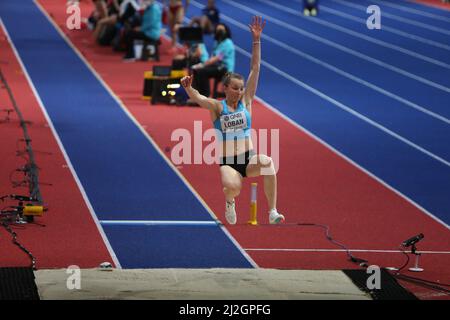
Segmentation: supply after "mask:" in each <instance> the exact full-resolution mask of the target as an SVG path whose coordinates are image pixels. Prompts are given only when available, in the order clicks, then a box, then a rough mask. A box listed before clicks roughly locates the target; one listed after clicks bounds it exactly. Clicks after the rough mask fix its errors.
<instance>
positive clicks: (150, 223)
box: [100, 220, 219, 227]
mask: <svg viewBox="0 0 450 320" xmlns="http://www.w3.org/2000/svg"><path fill="white" fill-rule="evenodd" d="M100 223H101V224H102V225H105V226H106V225H108V226H205V227H217V226H218V225H219V223H218V222H216V221H168V220H166V221H161V220H101V221H100Z"/></svg>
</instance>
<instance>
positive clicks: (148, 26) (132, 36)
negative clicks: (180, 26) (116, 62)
mask: <svg viewBox="0 0 450 320" xmlns="http://www.w3.org/2000/svg"><path fill="white" fill-rule="evenodd" d="M142 10H143V16H142V24H141V25H140V26H137V27H134V28H133V29H132V30H129V31H127V32H126V33H125V34H124V42H125V46H126V51H127V53H126V55H125V57H124V60H127V61H132V60H135V56H134V40H146V41H149V42H153V43H156V42H158V41H159V38H160V36H161V27H162V21H161V19H162V11H161V7H160V5H159V4H158V3H155V1H154V0H145V1H144V2H143V7H142Z"/></svg>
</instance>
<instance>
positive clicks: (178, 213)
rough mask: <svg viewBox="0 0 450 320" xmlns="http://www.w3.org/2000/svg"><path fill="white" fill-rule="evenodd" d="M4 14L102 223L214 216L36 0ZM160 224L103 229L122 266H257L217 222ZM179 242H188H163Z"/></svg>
mask: <svg viewBox="0 0 450 320" xmlns="http://www.w3.org/2000/svg"><path fill="white" fill-rule="evenodd" d="M0 15H1V19H2V21H3V24H4V25H5V27H6V29H7V31H8V32H9V35H10V37H11V41H12V43H13V44H14V45H15V47H16V49H17V51H18V54H19V56H20V58H21V60H22V61H23V64H24V66H25V68H26V70H27V71H28V74H29V76H30V78H31V81H32V82H33V84H34V86H35V87H36V90H37V93H38V94H39V96H40V98H41V100H42V102H43V105H44V107H45V109H46V111H47V112H48V115H49V117H50V119H51V121H52V123H53V125H54V127H55V129H56V132H57V134H58V136H59V138H60V140H61V142H62V144H63V146H64V148H65V150H66V152H67V155H68V157H69V159H70V161H71V163H72V165H73V167H74V169H75V171H76V173H77V175H78V177H79V180H80V181H81V184H82V186H83V188H84V190H85V191H86V194H87V197H88V199H89V201H90V203H91V205H92V207H93V209H94V211H95V213H96V215H97V217H98V219H99V220H141V219H143V220H173V221H176V220H192V221H213V217H212V216H211V215H210V214H209V212H208V211H207V209H206V208H205V207H204V206H203V205H202V204H201V203H200V201H199V199H197V198H196V196H195V195H194V194H193V193H192V192H191V191H190V190H189V189H188V187H187V186H186V185H185V184H184V183H183V181H182V180H181V179H180V178H179V177H178V176H177V175H176V174H175V172H174V170H172V169H171V168H170V167H169V165H168V164H167V162H166V161H164V160H163V158H162V157H161V156H160V154H159V153H158V152H157V150H156V149H155V148H154V147H153V146H152V144H151V143H150V141H149V140H148V139H147V138H146V137H145V135H144V134H143V133H142V132H141V131H140V130H139V128H138V127H137V126H136V125H135V124H134V123H133V122H132V120H131V119H130V118H129V117H128V116H127V114H126V113H125V112H124V110H123V109H122V108H121V107H120V105H119V104H118V102H117V101H116V100H115V99H114V98H113V97H112V96H111V95H110V94H109V92H108V91H107V90H106V89H105V87H103V85H102V84H101V83H100V82H99V81H98V79H97V78H96V77H95V76H94V75H93V73H92V72H91V71H90V70H89V69H88V68H87V67H86V65H85V64H84V62H83V61H82V60H81V59H80V58H79V57H78V56H77V55H76V53H75V52H74V50H73V49H72V48H70V47H69V46H68V44H67V43H66V42H65V41H64V39H63V38H62V37H61V36H60V34H59V33H58V32H57V31H56V30H55V28H54V27H53V25H52V24H51V23H50V22H49V21H48V20H47V19H46V17H45V16H44V15H43V14H42V12H41V11H40V10H39V9H38V7H37V6H36V5H35V4H34V3H33V2H32V1H20V2H19V1H8V2H5V1H2V2H0ZM17 16H20V17H21V19H17V18H16V17H17ZM130 142H132V143H130ZM174 199H176V201H174ZM158 228H159V227H154V226H145V227H137V230H138V231H135V230H134V229H131V230H130V229H126V228H121V227H109V226H108V227H105V228H104V229H105V232H106V235H107V236H108V239H109V241H110V243H111V244H112V248H113V250H114V251H115V252H116V254H117V258H118V260H119V262H120V264H121V265H122V267H126V268H136V267H138V266H139V267H142V268H143V267H147V268H152V267H160V266H161V261H164V263H166V264H167V265H171V266H177V267H190V268H195V267H237V268H240V267H251V266H252V265H251V263H250V262H249V261H248V260H247V259H246V258H245V257H244V256H243V255H242V253H241V251H240V250H239V249H238V248H237V247H236V246H235V245H234V244H233V243H232V240H231V239H230V238H229V237H227V236H226V235H225V233H224V232H223V230H222V228H221V227H220V226H219V225H214V226H210V227H207V228H201V229H195V227H188V226H178V227H176V228H174V229H171V231H172V232H168V233H166V234H163V233H161V232H158V231H157V230H155V229H158ZM117 229H120V230H117ZM193 231H195V235H192V236H191V237H188V236H187V235H188V234H190V233H191V232H193ZM145 238H147V239H148V240H151V242H150V243H149V242H148V241H141V240H142V239H145ZM205 238H207V239H209V241H210V242H213V243H214V246H203V245H204V243H205ZM125 239H126V241H125ZM177 239H178V240H177ZM180 239H183V240H182V243H183V247H180V246H178V247H176V246H170V245H165V244H167V243H176V242H179V241H181V240H180ZM124 241H125V242H124ZM168 241H169V242H168ZM125 243H132V244H133V245H132V246H133V250H129V249H130V246H129V245H127V244H125ZM124 246H125V248H124ZM187 247H192V250H185V252H187V253H188V254H189V255H187V256H185V255H183V254H182V253H181V251H180V250H184V249H186V248H187ZM199 247H202V250H196V249H195V248H197V249H198V248H199ZM136 252H147V254H139V255H135V254H136ZM218 256H226V257H227V258H229V259H228V260H227V261H223V260H221V259H218V258H217V257H218Z"/></svg>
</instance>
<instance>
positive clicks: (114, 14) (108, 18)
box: [92, 0, 120, 39]
mask: <svg viewBox="0 0 450 320" xmlns="http://www.w3.org/2000/svg"><path fill="white" fill-rule="evenodd" d="M119 6H120V0H112V1H111V2H110V3H109V4H108V5H107V12H106V15H105V16H104V17H103V18H101V19H99V20H98V21H97V23H96V26H95V29H94V33H93V34H92V35H93V37H94V39H97V38H98V37H99V35H100V34H101V32H102V31H103V29H104V28H105V27H106V26H111V25H115V24H116V22H117V19H118V17H119Z"/></svg>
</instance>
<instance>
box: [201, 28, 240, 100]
mask: <svg viewBox="0 0 450 320" xmlns="http://www.w3.org/2000/svg"><path fill="white" fill-rule="evenodd" d="M214 40H215V41H214V47H213V51H212V57H211V58H209V59H208V60H206V61H205V62H203V63H198V64H196V65H194V66H193V67H192V70H193V74H194V79H193V86H194V88H196V89H197V90H198V91H199V92H200V94H202V95H204V96H206V97H208V96H209V95H210V87H209V79H210V78H213V77H214V78H222V77H223V76H224V75H225V73H227V72H233V71H234V63H235V55H236V51H235V47H234V43H233V41H232V40H231V32H230V29H229V28H228V26H227V25H225V24H223V23H219V24H218V25H217V26H216V30H215V32H214Z"/></svg>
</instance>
